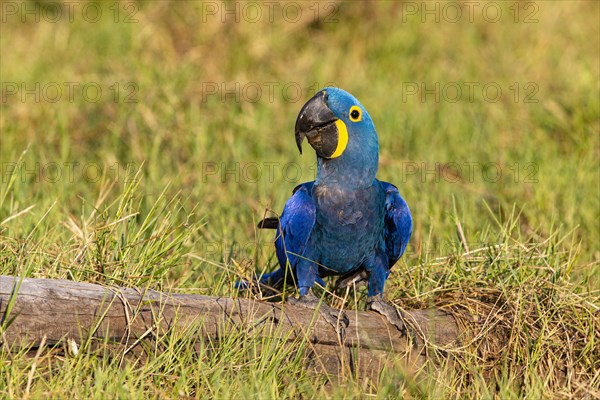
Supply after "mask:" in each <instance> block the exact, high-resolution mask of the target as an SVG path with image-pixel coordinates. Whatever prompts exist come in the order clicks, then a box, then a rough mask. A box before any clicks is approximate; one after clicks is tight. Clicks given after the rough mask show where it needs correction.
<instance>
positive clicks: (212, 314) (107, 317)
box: [0, 276, 460, 379]
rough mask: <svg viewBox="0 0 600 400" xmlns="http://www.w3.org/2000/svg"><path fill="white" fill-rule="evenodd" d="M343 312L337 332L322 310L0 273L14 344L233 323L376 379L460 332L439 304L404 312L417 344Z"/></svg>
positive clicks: (130, 344) (130, 340) (219, 331)
mask: <svg viewBox="0 0 600 400" xmlns="http://www.w3.org/2000/svg"><path fill="white" fill-rule="evenodd" d="M346 313H347V317H348V319H349V321H350V323H349V326H348V327H347V328H346V329H345V331H343V332H342V333H340V332H339V331H336V329H335V327H334V326H333V325H332V324H331V323H329V322H327V320H326V319H325V317H323V316H322V315H321V314H320V313H319V312H317V313H315V311H314V310H311V309H308V308H305V307H303V306H298V305H292V304H284V305H282V304H280V303H270V302H264V301H257V300H252V299H244V298H235V299H234V298H223V297H209V296H201V295H192V294H175V293H164V292H157V291H154V290H146V289H133V288H122V287H108V286H101V285H97V284H91V283H82V282H73V281H67V280H52V279H33V278H24V279H23V278H18V277H11V276H0V321H1V325H0V332H1V333H2V336H1V340H2V342H3V348H4V349H11V351H15V350H18V349H22V348H24V347H26V348H29V349H33V350H35V349H36V348H37V347H39V346H44V344H45V345H60V344H61V343H70V344H71V345H73V346H74V347H75V349H76V348H77V346H78V345H80V344H81V343H84V342H85V341H86V340H89V339H90V338H93V339H100V340H98V342H103V343H107V342H108V343H112V344H117V345H119V346H121V347H122V349H124V350H123V351H124V352H125V353H131V354H132V355H133V354H137V355H138V356H139V355H140V354H142V353H143V352H144V351H143V349H144V346H142V344H143V342H144V341H151V340H152V338H155V337H156V335H155V334H152V333H156V332H165V331H166V330H168V329H170V328H173V327H176V328H186V327H190V326H193V325H194V324H199V326H200V327H201V328H200V330H199V332H201V335H200V336H202V337H199V338H198V340H201V339H211V340H214V339H217V340H218V338H219V337H222V336H223V335H226V334H227V333H228V332H232V331H234V330H237V331H240V330H245V331H248V332H250V331H254V333H256V332H257V330H258V331H259V332H260V333H259V334H261V335H276V336H277V337H279V338H283V339H284V340H286V341H288V342H293V341H297V340H307V342H308V343H310V346H309V348H310V349H311V354H310V360H311V363H312V364H313V366H314V367H315V368H316V369H317V370H319V372H322V373H327V374H329V375H330V376H332V377H339V376H343V375H344V374H347V373H352V374H354V375H355V376H360V377H365V376H367V377H370V378H373V379H376V378H377V376H378V374H379V373H380V371H381V369H382V368H383V366H384V365H387V364H389V363H390V362H398V360H402V362H403V363H404V364H405V365H406V367H407V368H409V369H416V368H419V367H422V366H423V365H424V363H425V362H426V360H427V359H428V354H427V351H426V350H425V349H426V347H427V346H426V343H430V344H433V345H434V346H435V347H437V348H443V347H445V346H451V345H452V344H456V342H457V338H458V335H459V334H460V332H459V327H458V325H457V322H456V321H455V319H454V317H452V316H451V315H449V314H447V313H445V312H443V311H441V310H436V309H429V310H414V311H407V312H406V313H405V317H406V320H407V322H408V324H409V325H410V326H411V327H412V330H413V331H414V332H415V334H416V336H417V338H416V339H417V340H416V343H413V342H412V341H411V340H407V338H406V336H403V335H401V333H400V332H399V331H398V330H397V329H396V328H395V327H394V326H393V325H391V324H389V323H388V321H387V319H386V318H385V317H383V316H381V315H379V314H377V313H376V312H372V311H371V312H365V311H353V310H348V311H347V312H346ZM4 351H5V350H4Z"/></svg>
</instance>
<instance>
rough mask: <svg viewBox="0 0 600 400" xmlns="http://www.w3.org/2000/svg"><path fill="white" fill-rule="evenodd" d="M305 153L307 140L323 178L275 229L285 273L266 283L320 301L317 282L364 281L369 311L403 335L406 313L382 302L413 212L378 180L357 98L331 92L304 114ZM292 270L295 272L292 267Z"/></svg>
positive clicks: (370, 134) (293, 202)
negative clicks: (315, 290) (288, 286)
mask: <svg viewBox="0 0 600 400" xmlns="http://www.w3.org/2000/svg"><path fill="white" fill-rule="evenodd" d="M295 134H296V144H297V145H298V149H299V150H300V153H301V154H302V143H303V141H304V139H305V138H306V139H308V142H309V143H310V145H311V146H312V147H313V149H314V150H315V152H316V154H317V176H316V179H315V180H314V181H312V182H306V183H303V184H301V185H299V186H297V187H296V188H295V189H294V191H293V195H292V197H290V198H289V199H288V201H287V202H286V204H285V208H284V210H283V214H282V215H281V217H280V218H267V219H265V220H263V221H261V223H260V224H259V227H261V228H275V229H277V235H276V240H275V248H276V254H277V259H278V261H279V265H280V269H278V270H276V271H275V272H272V273H270V274H266V275H263V276H262V277H261V278H260V282H261V283H263V284H266V285H269V286H271V287H280V286H281V285H282V283H283V282H284V279H286V271H291V272H293V276H291V279H290V276H288V277H287V281H288V282H289V283H290V284H291V282H294V283H295V285H296V286H297V287H298V291H299V295H300V296H299V301H301V302H302V301H303V302H306V303H313V304H314V303H315V302H318V299H317V298H316V296H315V295H314V294H313V293H312V288H313V286H314V284H315V282H319V283H321V284H323V285H324V283H323V280H322V278H323V277H326V276H332V275H335V276H340V277H341V279H340V280H342V281H343V280H345V281H346V282H348V281H349V280H354V281H357V280H366V281H367V285H368V298H367V308H368V309H372V310H375V311H377V312H379V313H381V314H383V315H385V316H386V317H387V318H388V320H389V321H390V322H392V323H393V324H394V325H396V326H397V327H398V329H400V331H401V332H403V333H404V332H405V327H404V324H403V322H402V316H401V314H400V313H399V312H398V311H397V310H396V308H395V307H393V306H392V305H389V304H387V303H385V302H384V301H383V289H384V285H385V281H386V279H387V278H388V276H389V274H390V269H391V268H392V266H393V265H394V264H395V263H396V261H398V259H399V258H400V257H401V256H402V254H403V253H404V250H405V249H406V245H407V244H408V240H409V238H410V235H411V232H412V217H411V214H410V210H409V208H408V205H407V204H406V202H405V201H404V199H403V198H402V197H401V196H400V193H398V189H397V188H396V187H395V186H394V185H392V184H391V183H387V182H382V181H379V180H377V179H376V177H375V176H376V174H377V168H378V163H379V142H378V139H377V132H376V131H375V126H374V125H373V121H372V120H371V117H370V116H369V113H368V112H367V110H366V109H365V108H364V107H363V106H362V105H361V104H360V103H359V102H358V100H357V99H356V98H354V96H352V95H351V94H350V93H348V92H345V91H344V90H341V89H338V88H334V87H327V88H325V89H323V90H321V91H319V92H318V93H317V94H316V95H315V96H314V97H312V98H311V99H310V100H309V101H308V102H307V103H306V104H305V105H304V106H303V107H302V109H301V110H300V114H299V115H298V118H297V120H296V127H295ZM288 266H289V268H288Z"/></svg>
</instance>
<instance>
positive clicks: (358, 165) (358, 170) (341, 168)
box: [315, 152, 379, 190]
mask: <svg viewBox="0 0 600 400" xmlns="http://www.w3.org/2000/svg"><path fill="white" fill-rule="evenodd" d="M378 164H379V154H378V152H376V153H374V155H371V156H368V155H366V154H363V155H361V158H360V159H356V158H350V157H344V155H342V156H341V157H338V158H334V159H331V160H325V159H322V158H318V159H317V176H316V179H315V184H316V185H319V186H330V187H334V186H335V187H344V188H347V189H353V190H356V189H364V188H367V187H369V186H371V185H372V184H373V181H374V180H375V177H376V175H377V167H378Z"/></svg>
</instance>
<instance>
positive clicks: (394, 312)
mask: <svg viewBox="0 0 600 400" xmlns="http://www.w3.org/2000/svg"><path fill="white" fill-rule="evenodd" d="M367 310H373V311H377V312H378V313H379V314H381V315H383V316H384V317H386V318H387V320H388V321H389V322H390V323H391V324H392V325H394V326H395V327H396V328H398V330H399V331H400V332H401V333H402V335H406V338H407V340H410V342H411V344H412V346H413V347H417V336H416V335H415V333H414V332H413V330H412V329H411V328H410V326H408V325H407V324H406V323H405V322H404V321H405V318H404V315H403V314H402V311H400V310H398V309H397V308H396V307H395V306H394V305H392V304H388V303H386V302H385V301H383V299H382V298H381V296H380V295H375V296H371V297H368V298H367Z"/></svg>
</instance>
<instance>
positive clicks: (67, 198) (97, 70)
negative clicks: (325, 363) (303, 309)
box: [0, 1, 600, 398]
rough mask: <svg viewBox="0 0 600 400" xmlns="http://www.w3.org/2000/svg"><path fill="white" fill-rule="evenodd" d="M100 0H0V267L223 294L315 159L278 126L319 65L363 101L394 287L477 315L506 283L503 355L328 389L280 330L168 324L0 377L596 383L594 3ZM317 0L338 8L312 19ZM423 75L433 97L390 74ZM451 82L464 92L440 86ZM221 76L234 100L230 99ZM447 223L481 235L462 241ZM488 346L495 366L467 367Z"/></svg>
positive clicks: (265, 241)
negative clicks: (392, 228) (407, 210)
mask: <svg viewBox="0 0 600 400" xmlns="http://www.w3.org/2000/svg"><path fill="white" fill-rule="evenodd" d="M11 4H16V5H18V7H25V6H27V7H30V8H31V9H34V7H35V4H38V7H43V3H31V2H27V3H11ZM99 4H101V7H102V8H101V9H102V11H103V13H102V17H101V18H100V19H99V20H98V21H97V22H95V23H90V22H86V21H85V20H84V19H83V18H82V17H81V12H82V9H81V7H82V6H83V5H82V6H79V8H77V7H76V8H75V10H74V12H75V17H74V20H73V22H69V20H68V19H67V18H66V17H64V16H63V17H62V18H59V21H58V22H56V23H53V22H48V21H47V19H48V18H49V17H48V18H46V19H44V18H41V20H40V21H39V22H36V21H35V20H34V17H33V16H31V15H30V16H28V18H27V20H26V21H25V22H22V21H21V20H20V16H21V15H20V14H16V15H9V14H8V13H7V11H6V9H3V15H2V18H5V17H6V19H5V20H4V19H3V20H2V21H3V22H2V24H1V29H2V32H1V33H2V34H1V35H0V36H1V38H0V53H1V54H2V59H1V71H0V80H1V81H2V96H3V98H2V102H1V106H2V110H1V113H0V124H1V132H2V133H1V138H0V145H1V146H0V157H1V162H0V166H1V168H2V170H1V171H0V172H1V176H2V178H1V179H2V181H1V184H0V273H1V274H7V275H22V276H23V275H24V276H30V277H45V278H66V279H72V280H76V281H87V282H96V283H102V284H118V285H123V286H150V287H152V288H156V289H161V290H177V291H184V292H189V293H201V294H207V295H219V296H231V295H234V293H235V292H234V290H233V288H232V281H233V280H234V279H236V278H235V277H236V276H239V275H242V276H247V275H249V274H251V273H252V272H253V271H256V272H260V271H264V270H271V269H273V268H274V266H275V259H274V255H273V249H272V245H271V240H272V236H271V233H270V232H267V233H264V232H263V233H261V232H258V231H257V230H256V229H255V226H256V222H257V220H258V219H260V218H262V217H263V215H264V213H265V209H269V210H273V211H275V212H280V211H281V210H282V208H283V205H284V202H285V199H286V198H287V197H288V196H289V194H290V192H291V190H292V189H293V187H294V186H295V185H297V184H299V183H301V182H304V181H306V180H311V179H312V178H313V177H314V167H313V164H314V161H315V160H314V156H313V155H312V154H310V152H305V154H304V155H303V156H299V155H298V152H297V149H296V145H295V142H294V138H293V125H294V122H295V118H296V115H297V112H298V110H299V109H300V107H301V105H302V104H303V102H304V101H305V100H307V99H308V98H309V97H310V96H311V95H312V94H313V93H314V91H315V90H317V89H319V88H320V87H321V86H324V85H325V84H327V83H329V82H333V83H335V84H336V85H337V86H340V87H342V88H344V89H346V90H348V91H350V92H351V93H353V94H354V95H355V96H356V97H358V98H359V99H360V100H361V102H362V103H363V104H364V105H365V107H366V108H367V109H368V110H369V112H370V114H371V116H372V118H373V119H374V121H375V124H376V126H377V129H378V133H379V137H380V145H381V157H380V171H379V177H380V179H383V180H388V181H391V182H393V183H395V184H396V185H397V186H398V187H399V189H400V192H401V193H402V195H403V196H404V198H405V199H406V200H407V202H408V204H409V205H410V207H411V210H412V213H413V217H414V233H413V237H412V239H411V244H410V246H409V249H408V251H407V254H406V255H405V256H404V257H403V259H402V260H401V261H400V262H399V263H398V264H397V266H396V267H395V269H394V270H393V272H392V275H391V279H390V281H389V283H388V285H387V289H386V290H387V297H388V299H389V300H392V301H394V302H396V303H397V304H399V305H401V306H403V307H416V308H423V307H429V306H432V305H437V306H443V307H448V308H449V309H451V310H452V311H453V312H460V311H462V312H466V311H465V310H471V311H472V312H474V313H478V312H480V311H481V309H480V308H481V307H483V308H484V309H486V308H485V307H489V305H490V302H491V304H495V303H494V302H496V301H497V300H498V299H501V300H502V302H503V304H505V305H506V306H505V307H504V308H503V309H502V310H501V313H502V315H503V317H504V319H503V321H511V322H512V323H513V324H514V325H513V326H511V325H502V324H501V326H498V327H497V328H498V329H503V330H504V331H503V332H506V333H507V335H508V336H507V337H508V338H509V340H508V341H507V345H506V346H505V347H503V348H502V349H500V350H499V353H498V354H499V355H498V357H497V358H493V357H491V356H489V355H486V354H481V352H480V351H478V350H477V343H478V342H477V341H476V340H475V341H473V342H472V346H471V347H469V348H468V351H465V352H464V353H461V354H456V355H455V357H458V359H459V360H460V365H461V367H460V368H458V370H457V371H455V372H454V373H448V372H447V371H446V372H444V371H442V372H435V370H433V371H431V372H430V373H426V374H424V375H425V376H421V377H416V378H415V377H412V376H411V375H410V374H405V373H404V372H403V371H402V369H401V368H397V369H395V370H391V371H387V372H386V373H385V375H384V376H382V379H381V380H380V381H381V383H380V384H379V385H372V384H370V383H368V382H367V383H365V382H361V381H360V380H357V381H354V380H349V381H346V382H338V383H337V384H332V385H324V383H323V379H315V378H314V377H312V376H310V373H309V371H306V370H305V369H304V368H303V361H302V354H303V350H302V343H298V344H297V345H298V357H292V358H291V359H290V358H288V355H287V354H286V353H285V352H283V351H282V348H281V346H279V345H278V344H277V343H276V342H275V341H272V342H270V343H268V344H265V343H260V341H261V340H266V339H261V338H258V337H254V336H252V335H250V334H244V333H239V334H232V335H231V337H228V338H227V340H226V341H225V342H222V343H218V344H214V346H217V349H218V351H214V348H213V347H211V346H213V345H210V344H205V345H203V346H204V347H203V348H202V349H200V350H198V349H195V350H194V349H193V346H192V344H191V342H192V338H193V336H194V335H193V332H179V331H173V332H166V333H165V334H164V337H163V338H161V340H163V341H164V346H163V348H164V349H166V350H165V352H164V353H161V354H153V355H152V356H151V357H150V358H149V359H148V361H147V362H145V363H143V364H141V365H129V364H126V365H119V363H118V362H115V361H114V360H113V359H112V358H111V357H99V356H98V355H97V354H96V353H94V352H93V351H92V350H89V351H87V350H85V349H84V351H82V352H81V353H80V355H79V356H77V357H63V358H60V357H58V358H56V357H55V356H52V355H44V354H42V355H41V356H40V357H41V359H39V360H38V361H37V367H36V368H35V370H33V369H32V365H33V363H34V362H35V361H33V360H32V359H31V358H28V357H25V356H24V355H23V354H16V355H8V354H7V353H6V352H2V353H0V358H2V360H1V361H2V363H1V364H0V374H1V375H2V377H3V378H2V379H0V392H1V393H3V395H5V396H8V397H11V398H12V397H26V396H30V397H32V398H39V397H46V396H52V397H76V398H84V397H96V398H107V397H127V398H129V397H131V398H146V397H176V396H192V397H206V396H211V397H217V398H238V397H239V396H241V395H242V394H247V393H253V394H255V397H256V398H280V397H305V398H320V397H322V396H325V395H327V396H330V397H334V398H339V397H356V398H362V397H368V396H369V395H370V394H376V395H377V396H379V397H381V398H384V397H386V396H387V397H401V396H403V395H404V396H406V397H419V398H420V397H429V398H439V397H468V398H494V396H498V397H500V398H517V397H529V398H538V397H555V396H556V397H569V396H571V395H575V396H577V395H582V393H586V391H589V393H591V394H592V396H594V395H595V396H598V393H600V389H598V387H599V385H600V382H599V380H600V376H599V375H598V372H597V371H598V370H600V355H599V354H598V353H599V350H598V348H600V346H599V345H598V343H599V342H598V341H599V340H600V339H599V335H600V333H599V332H600V328H599V326H598V325H599V322H598V321H599V318H600V317H599V313H598V312H597V310H598V307H599V306H600V301H599V300H598V291H599V290H600V278H599V277H600V265H599V261H600V251H599V249H598V243H599V242H600V214H599V212H598V210H600V193H599V187H600V176H599V172H598V171H599V170H600V169H599V168H600V161H599V160H600V143H599V139H600V136H599V130H600V124H599V116H600V100H599V96H598V90H599V85H600V84H599V81H598V76H599V73H600V66H599V61H598V48H599V46H600V42H599V40H600V39H599V37H600V35H599V33H600V32H599V30H600V28H599V25H598V14H599V12H600V9H599V6H598V3H597V2H592V1H589V2H588V1H572V2H560V3H551V2H536V3H533V4H535V5H537V6H538V7H539V10H538V11H537V12H536V14H535V16H534V17H535V18H537V20H538V21H537V22H532V23H525V22H524V21H523V19H524V15H528V13H529V12H531V11H532V10H534V9H533V8H525V7H526V5H524V4H523V5H522V7H521V8H520V14H519V21H518V22H515V16H514V9H511V6H513V4H514V3H512V2H507V3H500V2H497V3H494V4H500V5H501V6H502V18H500V20H499V21H498V22H495V23H492V22H489V21H487V20H486V19H485V18H484V17H483V16H482V14H481V13H482V7H481V6H480V7H478V8H475V14H474V21H473V22H469V19H468V15H467V14H465V15H463V18H462V19H461V20H460V21H459V22H457V23H449V22H444V21H443V20H442V21H441V22H439V23H436V22H435V21H434V16H433V15H430V16H426V15H425V14H423V12H422V11H423V10H419V11H418V12H417V14H415V15H409V14H407V13H406V12H407V10H408V9H407V8H406V7H407V6H406V4H407V3H400V2H384V3H381V4H371V3H334V2H331V3H326V4H322V5H321V6H320V8H319V11H320V15H321V19H319V20H316V19H315V17H314V8H313V9H311V8H310V7H311V4H312V3H310V4H309V3H302V4H303V7H304V8H303V13H302V17H301V18H299V20H298V21H297V22H290V21H289V18H291V15H286V17H287V18H288V20H286V19H284V18H283V17H282V15H281V11H282V7H279V6H277V7H275V9H274V10H275V12H276V14H275V16H274V21H273V22H270V21H269V19H268V18H267V15H266V13H267V12H268V9H267V8H266V6H264V7H263V8H262V10H263V13H264V16H263V18H261V20H260V21H259V22H257V23H248V22H244V21H243V20H242V21H240V22H239V23H236V22H235V21H234V20H233V17H228V18H229V19H228V20H227V21H225V22H222V21H221V17H222V16H223V15H222V9H219V10H218V11H217V15H216V16H212V15H210V14H209V13H208V11H207V9H206V8H203V7H205V6H203V5H202V3H200V2H178V3H177V4H175V3H170V2H143V3H132V4H133V6H134V7H133V8H132V9H129V10H130V11H131V10H134V11H135V15H134V18H135V19H137V22H133V23H125V22H124V21H123V19H124V18H125V13H126V11H127V9H125V8H124V7H125V4H121V5H120V8H119V10H120V14H119V15H118V22H115V15H114V7H113V8H111V6H114V4H113V3H99ZM209 4H217V5H219V6H220V7H223V5H222V4H221V3H209ZM327 4H329V5H330V6H333V7H334V8H332V10H335V11H336V13H335V18H336V19H337V22H329V23H328V22H326V21H325V16H326V15H327V13H328V11H329V10H330V9H328V8H326V6H327ZM403 4H404V5H403ZM410 4H413V5H415V4H416V5H418V6H420V7H424V3H420V2H417V3H410ZM429 4H430V5H431V7H433V4H434V3H429ZM440 4H442V6H443V3H440ZM240 7H242V6H240ZM313 7H314V6H313ZM63 11H64V10H63ZM449 11H450V10H449ZM45 12H47V13H49V14H47V15H49V16H52V15H55V14H52V13H53V12H54V11H53V10H52V9H48V10H47V11H45ZM64 12H66V11H64ZM90 12H91V11H90ZM290 12H291V10H290ZM490 12H491V11H490ZM464 13H466V10H465V11H464ZM45 15H46V14H45ZM422 17H426V18H427V19H426V21H425V22H422V20H421V18H422ZM66 82H74V83H75V84H79V86H78V87H77V88H81V87H83V86H84V85H88V86H90V84H92V85H91V86H94V87H100V88H101V89H102V95H101V96H100V97H99V99H98V100H97V101H91V100H89V98H88V99H86V98H85V97H84V95H83V94H82V93H81V91H80V90H79V89H75V91H74V95H73V99H72V101H71V99H69V98H68V91H67V86H66V85H67V84H66ZM465 82H473V84H472V85H475V86H473V87H474V88H475V89H474V92H473V95H472V96H470V95H469V93H468V92H467V90H468V87H467V86H466V85H465ZM51 83H55V84H56V85H58V86H59V87H61V88H62V97H61V99H60V100H59V101H56V102H51V101H48V100H49V99H50V100H51V99H52V98H53V96H54V95H53V92H51V91H48V92H43V93H41V94H40V97H41V98H40V101H36V99H35V94H29V95H27V94H24V93H23V90H22V87H21V86H19V85H25V88H26V89H31V88H34V90H35V87H36V86H35V85H36V84H39V85H40V88H43V87H46V88H48V90H50V89H51V88H52V85H50V86H47V85H48V84H51ZM515 83H516V85H515ZM115 84H117V85H115ZM236 84H238V85H239V86H238V87H237V88H238V89H236V86H235V85H236ZM436 84H439V88H440V90H439V91H440V92H441V98H440V99H439V101H436V99H435V94H424V92H423V91H422V90H419V92H418V93H416V94H410V93H411V92H407V90H411V89H414V88H415V87H416V88H419V89H428V90H431V89H435V88H436ZM15 85H16V86H15ZM45 85H46V86H45ZM215 85H216V87H217V90H216V93H215V94H210V93H212V92H210V90H213V89H214V88H215ZM223 85H225V86H223ZM484 85H488V86H490V85H493V86H490V87H500V88H501V89H502V93H503V96H502V98H501V99H499V100H498V101H496V102H492V101H491V100H490V99H489V96H493V91H492V89H489V90H490V92H486V94H485V95H484V94H483V93H482V91H481V90H482V88H483V87H484ZM117 86H118V88H119V91H118V94H117V92H116V90H117ZM456 86H458V87H460V88H461V89H462V91H463V92H462V95H461V96H460V98H459V99H458V101H456V102H453V101H452V99H454V98H455V97H456V95H455V93H454V92H453V90H454V89H455V88H456ZM15 87H17V93H15V94H12V91H14V89H15ZM256 87H259V88H261V90H262V93H261V95H260V96H259V97H256V96H255V95H254V92H253V90H255V89H256ZM269 87H272V88H273V96H272V98H270V96H269V93H268V92H269ZM486 87H487V86H486ZM231 88H233V89H234V92H236V93H237V96H238V97H239V98H235V95H226V93H225V92H224V89H231ZM284 88H288V89H289V92H284ZM294 88H300V89H301V93H299V94H296V92H295V91H294ZM517 88H518V93H517ZM91 90H92V89H90V92H89V93H87V94H88V95H89V96H93V93H94V92H93V91H91ZM444 90H447V92H444ZM207 91H208V93H207ZM444 93H445V94H446V96H444ZM486 95H487V96H488V98H487V100H486V97H485V96H486ZM22 96H24V97H22ZM128 96H130V97H128ZM254 99H257V100H258V101H253V100H254ZM130 100H135V102H129V101H130ZM529 100H534V101H535V102H528V101H529ZM498 173H501V175H500V176H497V174H498ZM457 221H460V224H461V226H462V228H463V230H464V233H465V237H466V241H467V244H468V247H469V249H470V250H471V251H474V250H476V252H474V253H472V254H467V255H464V253H465V250H464V249H463V248H462V247H461V244H460V243H459V241H458V239H457V235H456V225H457ZM363 295H364V294H363V293H362V292H361V293H359V300H360V301H362V297H360V296H363ZM331 301H332V302H335V301H336V300H335V299H334V298H332V299H331ZM360 301H359V305H360ZM478 305H479V306H480V308H477V307H478ZM461 307H462V308H461ZM473 310H479V311H473ZM522 327H527V328H528V329H521V328H522ZM528 338H529V339H528ZM265 347H268V348H269V349H270V351H269V352H264V349H265ZM258 348H261V349H262V350H263V352H262V353H261V355H260V356H257V349H258ZM198 351H199V352H200V353H202V352H204V353H202V356H198V353H197V352H198ZM488 356H489V357H490V358H486V357H488ZM482 360H485V362H486V363H487V362H489V363H492V364H493V365H494V371H497V376H496V378H497V384H496V383H486V381H485V380H484V377H486V376H487V375H486V374H489V371H487V370H485V367H484V366H482V365H484V364H482V363H483V361H482ZM565 363H566V364H565ZM485 365H487V364H485ZM564 365H566V367H565V368H566V371H567V376H568V377H569V378H568V379H567V380H566V381H565V380H562V381H561V380H560V379H559V377H558V374H557V373H555V372H556V370H557V369H560V368H559V367H561V368H562V366H564ZM432 368H433V367H432ZM31 371H33V373H32V372H31ZM569 374H570V375H569ZM30 375H31V378H30V377H29V376H30ZM28 381H29V384H28Z"/></svg>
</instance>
